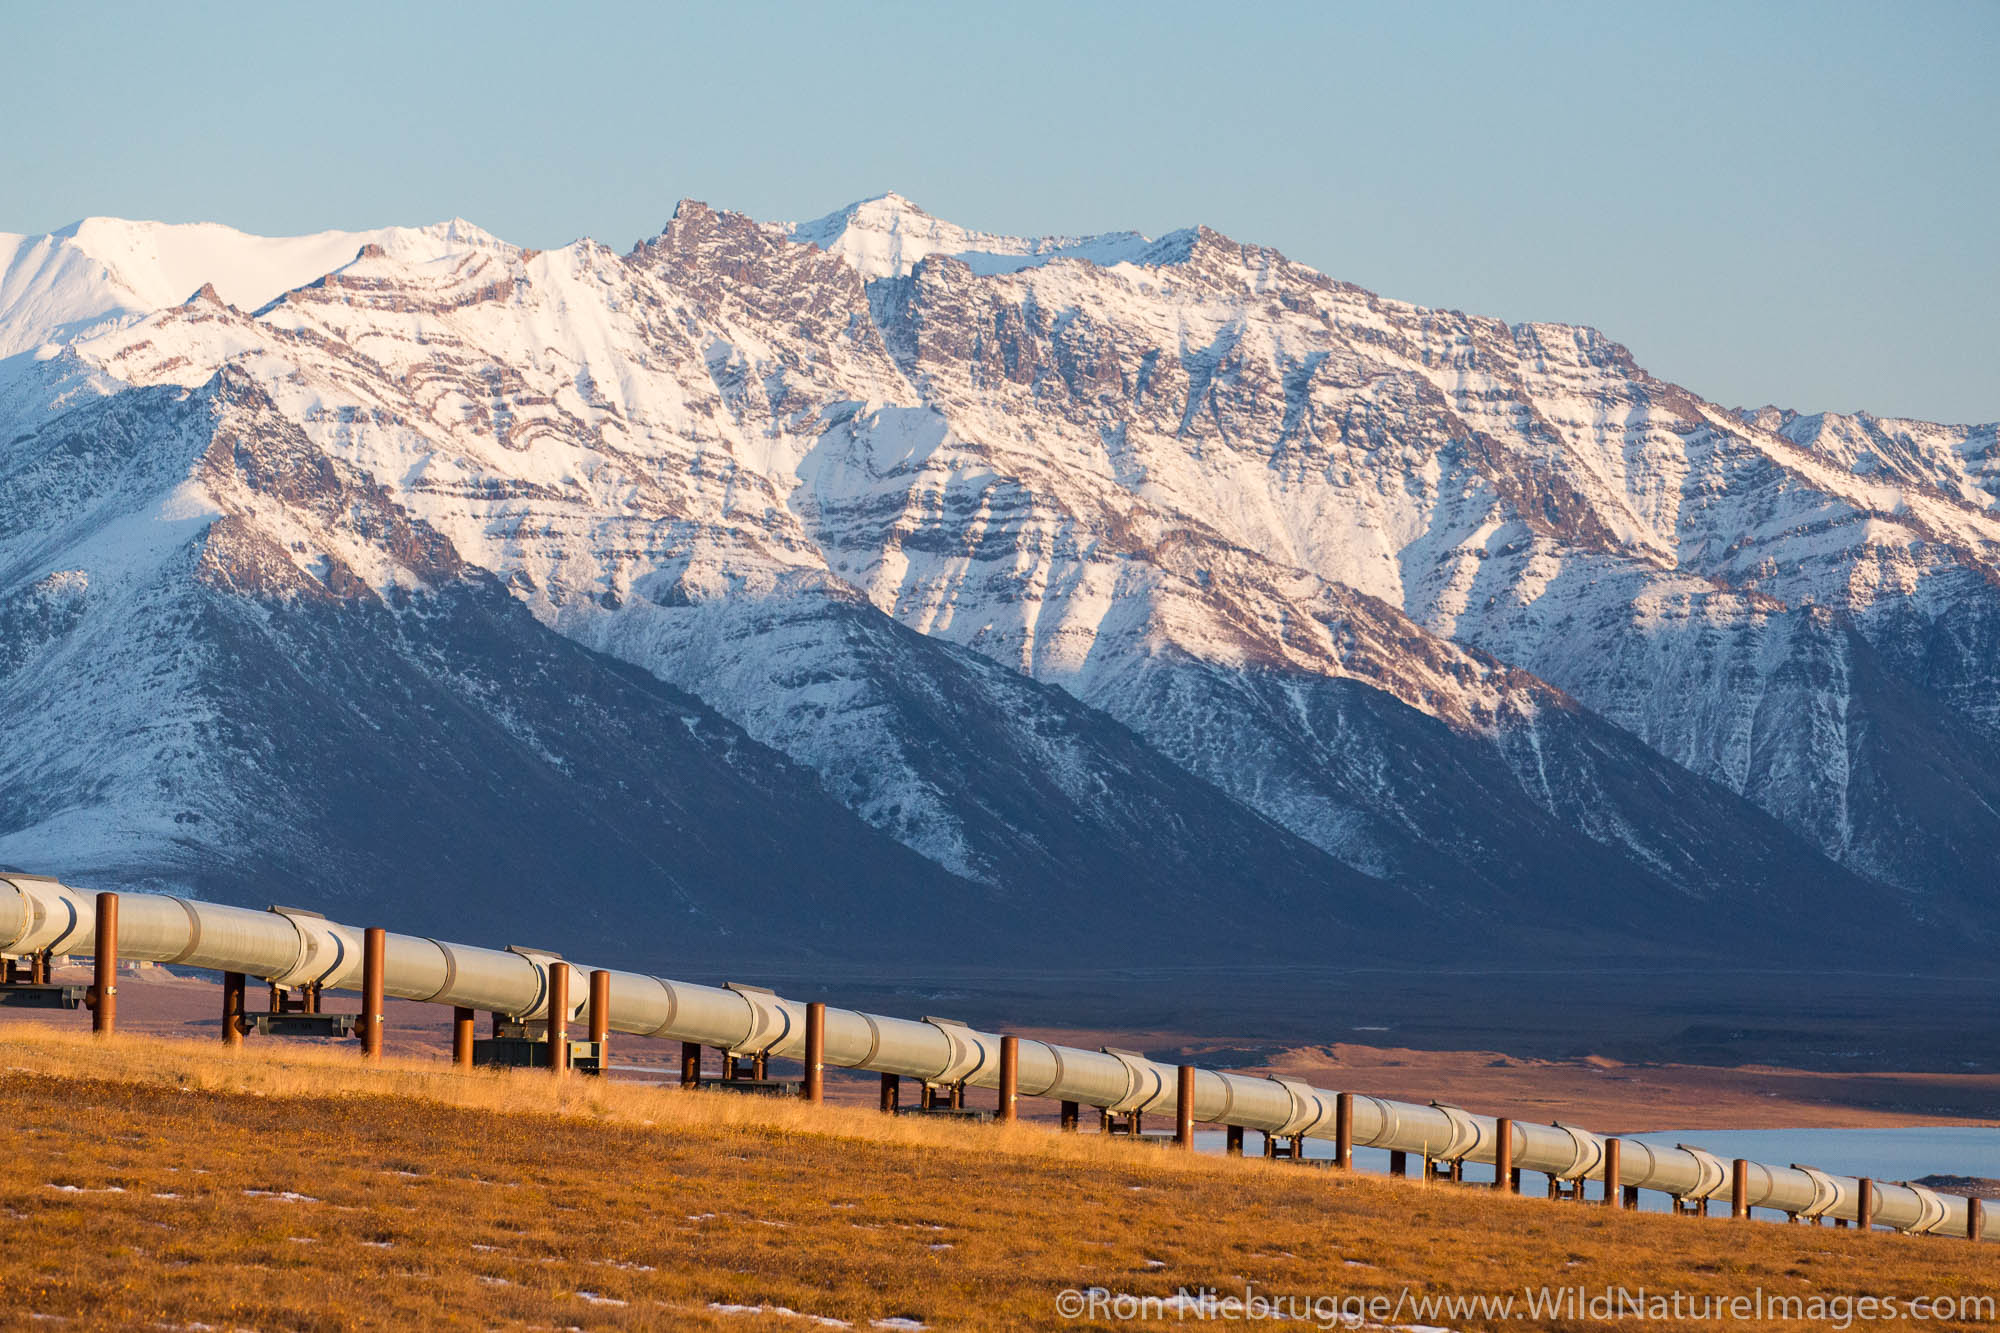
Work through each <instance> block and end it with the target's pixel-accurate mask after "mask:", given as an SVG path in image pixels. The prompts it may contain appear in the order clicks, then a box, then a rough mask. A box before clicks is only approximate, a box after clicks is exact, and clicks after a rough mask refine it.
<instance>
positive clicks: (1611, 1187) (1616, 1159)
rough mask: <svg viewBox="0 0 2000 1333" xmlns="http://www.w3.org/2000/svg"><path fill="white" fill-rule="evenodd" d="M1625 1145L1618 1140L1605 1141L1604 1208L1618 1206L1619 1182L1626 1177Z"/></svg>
mask: <svg viewBox="0 0 2000 1333" xmlns="http://www.w3.org/2000/svg"><path fill="white" fill-rule="evenodd" d="M1624 1155H1625V1145H1624V1143H1623V1142H1622V1141H1621V1140H1618V1139H1606V1140H1605V1141H1604V1206H1605V1207H1606V1208H1616V1207H1617V1206H1618V1189H1619V1180H1620V1178H1621V1177H1622V1176H1623V1175H1624V1171H1623V1169H1622V1168H1623V1161H1622V1159H1623V1158H1624Z"/></svg>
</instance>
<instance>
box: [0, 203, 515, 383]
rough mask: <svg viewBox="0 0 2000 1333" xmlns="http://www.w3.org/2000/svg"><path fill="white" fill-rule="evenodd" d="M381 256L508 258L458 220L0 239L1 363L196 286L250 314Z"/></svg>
mask: <svg viewBox="0 0 2000 1333" xmlns="http://www.w3.org/2000/svg"><path fill="white" fill-rule="evenodd" d="M371 245H372V246H380V247H382V248H383V249H384V250H385V251H387V252H390V253H393V254H395V255H397V256H399V257H401V258H403V259H405V260H409V261H412V262H417V261H421V260H425V259H434V258H438V257H441V256H444V255H448V254H456V253H463V252H465V251H468V250H500V249H508V248H511V247H506V246H505V245H504V243H503V242H501V241H499V240H498V239H496V238H495V237H493V236H491V235H489V234H488V233H486V232H484V231H482V230H480V229H479V228H477V227H475V226H473V225H472V224H471V223H469V222H466V221H464V220H462V219H457V218H454V219H452V220H451V221H449V222H440V223H437V224H435V225H433V226H429V227H382V228H377V229H375V230H373V231H323V232H315V233H313V234H312V235H309V236H282V237H269V236H252V235H250V234H248V233H246V232H241V231H238V230H236V229H235V228H234V227H226V226H223V225H222V224H220V223H215V222H189V223H167V222H132V221H127V220H125V219H123V218H85V219H84V220H83V221H81V222H77V223H72V224H71V225H70V226H67V227H64V228H63V229H61V230H60V231H55V232H50V233H48V234H46V235H42V236H21V235H13V234H0V357H8V356H12V355H14V354H15V353H17V352H22V351H27V350H30V349H32V348H36V347H39V346H41V345H43V344H44V343H48V342H51V341H61V340H64V339H67V338H70V337H74V336H77V335H79V334H83V333H87V332H89V331H91V330H94V329H98V328H101V327H102V326H104V325H106V324H118V323H129V322H130V321H132V320H134V319H139V318H143V317H144V316H146V315H148V314H151V313H152V312H153V311H155V310H162V309H165V308H166V307H168V306H173V305H179V304H180V303H181V302H183V301H185V300H187V299H188V298H189V297H191V296H193V295H194V294H195V293H196V292H198V291H199V290H200V289H201V288H202V287H204V286H212V287H213V288H214V290H215V293H216V295H217V296H218V297H219V298H220V299H221V300H223V301H224V302H227V303H228V304H230V305H233V306H237V307H240V308H242V309H244V310H252V309H255V308H257V307H259V306H261V305H263V304H265V303H266V302H268V301H270V300H271V299H272V298H274V297H276V296H278V295H279V294H280V293H283V292H286V291H289V290H291V289H292V288H294V287H298V286H301V285H303V284H305V283H308V282H311V281H312V280H313V279H315V278H318V277H320V276H322V275H323V274H325V273H327V272H329V271H331V270H333V269H335V268H337V267H339V266H340V265H342V264H344V263H346V262H348V261H349V260H351V259H353V258H354V257H355V255H356V253H357V252H358V251H359V250H360V249H361V248H362V247H364V246H371Z"/></svg>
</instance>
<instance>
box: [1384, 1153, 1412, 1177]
mask: <svg viewBox="0 0 2000 1333" xmlns="http://www.w3.org/2000/svg"><path fill="white" fill-rule="evenodd" d="M1389 1174H1390V1175H1392V1176H1408V1175H1409V1174H1410V1155H1409V1154H1408V1153H1406V1152H1403V1151H1401V1150H1400V1149H1396V1148H1391V1149H1390V1150H1389Z"/></svg>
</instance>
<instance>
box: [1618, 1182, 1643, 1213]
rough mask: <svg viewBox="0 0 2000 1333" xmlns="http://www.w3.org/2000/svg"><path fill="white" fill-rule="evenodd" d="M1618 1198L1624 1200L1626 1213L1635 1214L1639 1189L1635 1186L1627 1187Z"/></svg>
mask: <svg viewBox="0 0 2000 1333" xmlns="http://www.w3.org/2000/svg"><path fill="white" fill-rule="evenodd" d="M1619 1197H1620V1198H1622V1199H1623V1200H1624V1202H1625V1210H1626V1211H1627V1212H1636V1211H1637V1210H1638V1207H1639V1187H1638V1186H1637V1185H1627V1186H1626V1187H1625V1188H1624V1190H1623V1191H1622V1192H1621V1193H1620V1196H1619Z"/></svg>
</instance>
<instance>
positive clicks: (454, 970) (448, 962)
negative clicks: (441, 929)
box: [424, 937, 458, 1004]
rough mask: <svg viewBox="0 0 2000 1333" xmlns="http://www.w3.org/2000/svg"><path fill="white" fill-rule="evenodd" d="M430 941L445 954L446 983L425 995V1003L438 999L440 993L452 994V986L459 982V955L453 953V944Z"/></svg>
mask: <svg viewBox="0 0 2000 1333" xmlns="http://www.w3.org/2000/svg"><path fill="white" fill-rule="evenodd" d="M426 938H428V937H426ZM429 942H430V944H431V946H432V947H433V948H435V949H436V950H437V951H438V952H439V953H440V954H442V955H443V956H444V984H443V985H441V986H439V987H438V988H437V989H436V990H434V991H432V992H431V993H430V994H429V995H427V996H425V997H424V1003H425V1004H429V1003H431V1001H433V1000H435V999H437V998H438V996H440V995H448V994H450V992H451V988H452V987H453V986H456V985H457V984H458V955H457V954H456V953H453V952H452V948H451V946H450V945H449V944H447V943H445V942H444V941H443V940H430V941H429Z"/></svg>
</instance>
